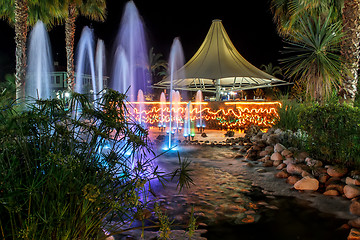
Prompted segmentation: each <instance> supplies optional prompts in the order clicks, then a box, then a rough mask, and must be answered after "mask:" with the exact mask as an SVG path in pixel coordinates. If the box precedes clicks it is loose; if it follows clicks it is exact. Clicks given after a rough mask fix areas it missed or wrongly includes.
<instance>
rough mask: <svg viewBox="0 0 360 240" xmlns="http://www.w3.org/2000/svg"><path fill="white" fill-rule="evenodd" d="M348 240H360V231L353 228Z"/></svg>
mask: <svg viewBox="0 0 360 240" xmlns="http://www.w3.org/2000/svg"><path fill="white" fill-rule="evenodd" d="M347 240H360V230H359V229H357V228H352V229H351V230H350V233H349V236H348V238H347Z"/></svg>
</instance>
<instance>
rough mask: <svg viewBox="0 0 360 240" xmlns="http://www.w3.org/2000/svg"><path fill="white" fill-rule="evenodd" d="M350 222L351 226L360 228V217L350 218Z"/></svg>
mask: <svg viewBox="0 0 360 240" xmlns="http://www.w3.org/2000/svg"><path fill="white" fill-rule="evenodd" d="M348 223H349V225H350V226H351V227H354V228H360V218H359V217H358V218H355V219H351V220H349V222H348Z"/></svg>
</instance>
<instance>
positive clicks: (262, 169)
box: [256, 168, 266, 173]
mask: <svg viewBox="0 0 360 240" xmlns="http://www.w3.org/2000/svg"><path fill="white" fill-rule="evenodd" d="M256 172H258V173H266V170H265V168H259V169H257V170H256Z"/></svg>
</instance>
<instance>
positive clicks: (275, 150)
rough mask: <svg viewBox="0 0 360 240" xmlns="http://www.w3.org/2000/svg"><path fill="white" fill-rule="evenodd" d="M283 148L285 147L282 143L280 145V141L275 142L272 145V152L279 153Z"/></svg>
mask: <svg viewBox="0 0 360 240" xmlns="http://www.w3.org/2000/svg"><path fill="white" fill-rule="evenodd" d="M285 149H286V147H284V145H282V144H281V143H277V144H275V146H274V152H278V153H281V152H282V151H283V150H285Z"/></svg>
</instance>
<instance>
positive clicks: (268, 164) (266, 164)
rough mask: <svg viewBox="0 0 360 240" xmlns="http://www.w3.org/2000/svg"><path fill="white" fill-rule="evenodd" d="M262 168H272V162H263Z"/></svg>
mask: <svg viewBox="0 0 360 240" xmlns="http://www.w3.org/2000/svg"><path fill="white" fill-rule="evenodd" d="M263 166H264V167H272V166H273V161H271V160H265V162H264V163H263Z"/></svg>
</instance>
